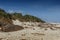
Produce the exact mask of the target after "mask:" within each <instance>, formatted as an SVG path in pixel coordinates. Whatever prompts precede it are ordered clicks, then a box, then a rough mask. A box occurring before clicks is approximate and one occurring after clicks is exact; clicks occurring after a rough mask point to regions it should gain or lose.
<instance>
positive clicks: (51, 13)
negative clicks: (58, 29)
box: [0, 0, 60, 23]
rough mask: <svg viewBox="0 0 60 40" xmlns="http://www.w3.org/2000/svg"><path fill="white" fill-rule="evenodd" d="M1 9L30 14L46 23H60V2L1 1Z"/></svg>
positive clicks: (47, 0) (46, 0) (49, 0)
mask: <svg viewBox="0 0 60 40" xmlns="http://www.w3.org/2000/svg"><path fill="white" fill-rule="evenodd" d="M0 8H2V9H4V10H5V11H6V12H9V13H12V12H19V13H22V14H23V15H24V14H30V15H33V16H36V17H38V18H41V19H42V20H44V21H46V22H58V23H60V1H59V0H0Z"/></svg>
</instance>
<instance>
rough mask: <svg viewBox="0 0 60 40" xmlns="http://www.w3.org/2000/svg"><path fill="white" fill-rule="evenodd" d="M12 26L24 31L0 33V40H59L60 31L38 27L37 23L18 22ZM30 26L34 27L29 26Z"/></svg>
mask: <svg viewBox="0 0 60 40" xmlns="http://www.w3.org/2000/svg"><path fill="white" fill-rule="evenodd" d="M13 21H14V20H13ZM13 24H15V25H21V26H23V27H24V29H23V30H19V31H14V32H0V40H60V29H54V30H52V29H50V28H44V27H38V26H37V25H38V24H39V23H37V24H36V23H35V24H34V23H29V22H23V23H21V22H19V21H18V20H17V21H15V22H14V23H13ZM26 24H27V25H26ZM32 24H33V25H34V26H31V25H32ZM25 27H27V28H25ZM46 29H47V30H46Z"/></svg>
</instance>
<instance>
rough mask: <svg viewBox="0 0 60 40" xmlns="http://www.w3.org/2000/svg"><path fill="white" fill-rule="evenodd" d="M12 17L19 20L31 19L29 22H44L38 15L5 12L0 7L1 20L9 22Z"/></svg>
mask: <svg viewBox="0 0 60 40" xmlns="http://www.w3.org/2000/svg"><path fill="white" fill-rule="evenodd" d="M12 19H13V20H15V19H18V20H20V21H31V22H42V23H44V22H45V21H43V20H41V19H40V18H38V17H35V16H32V15H28V14H26V15H22V13H16V12H15V13H11V14H10V13H7V12H5V10H3V9H0V21H2V22H7V23H11V22H12Z"/></svg>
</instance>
